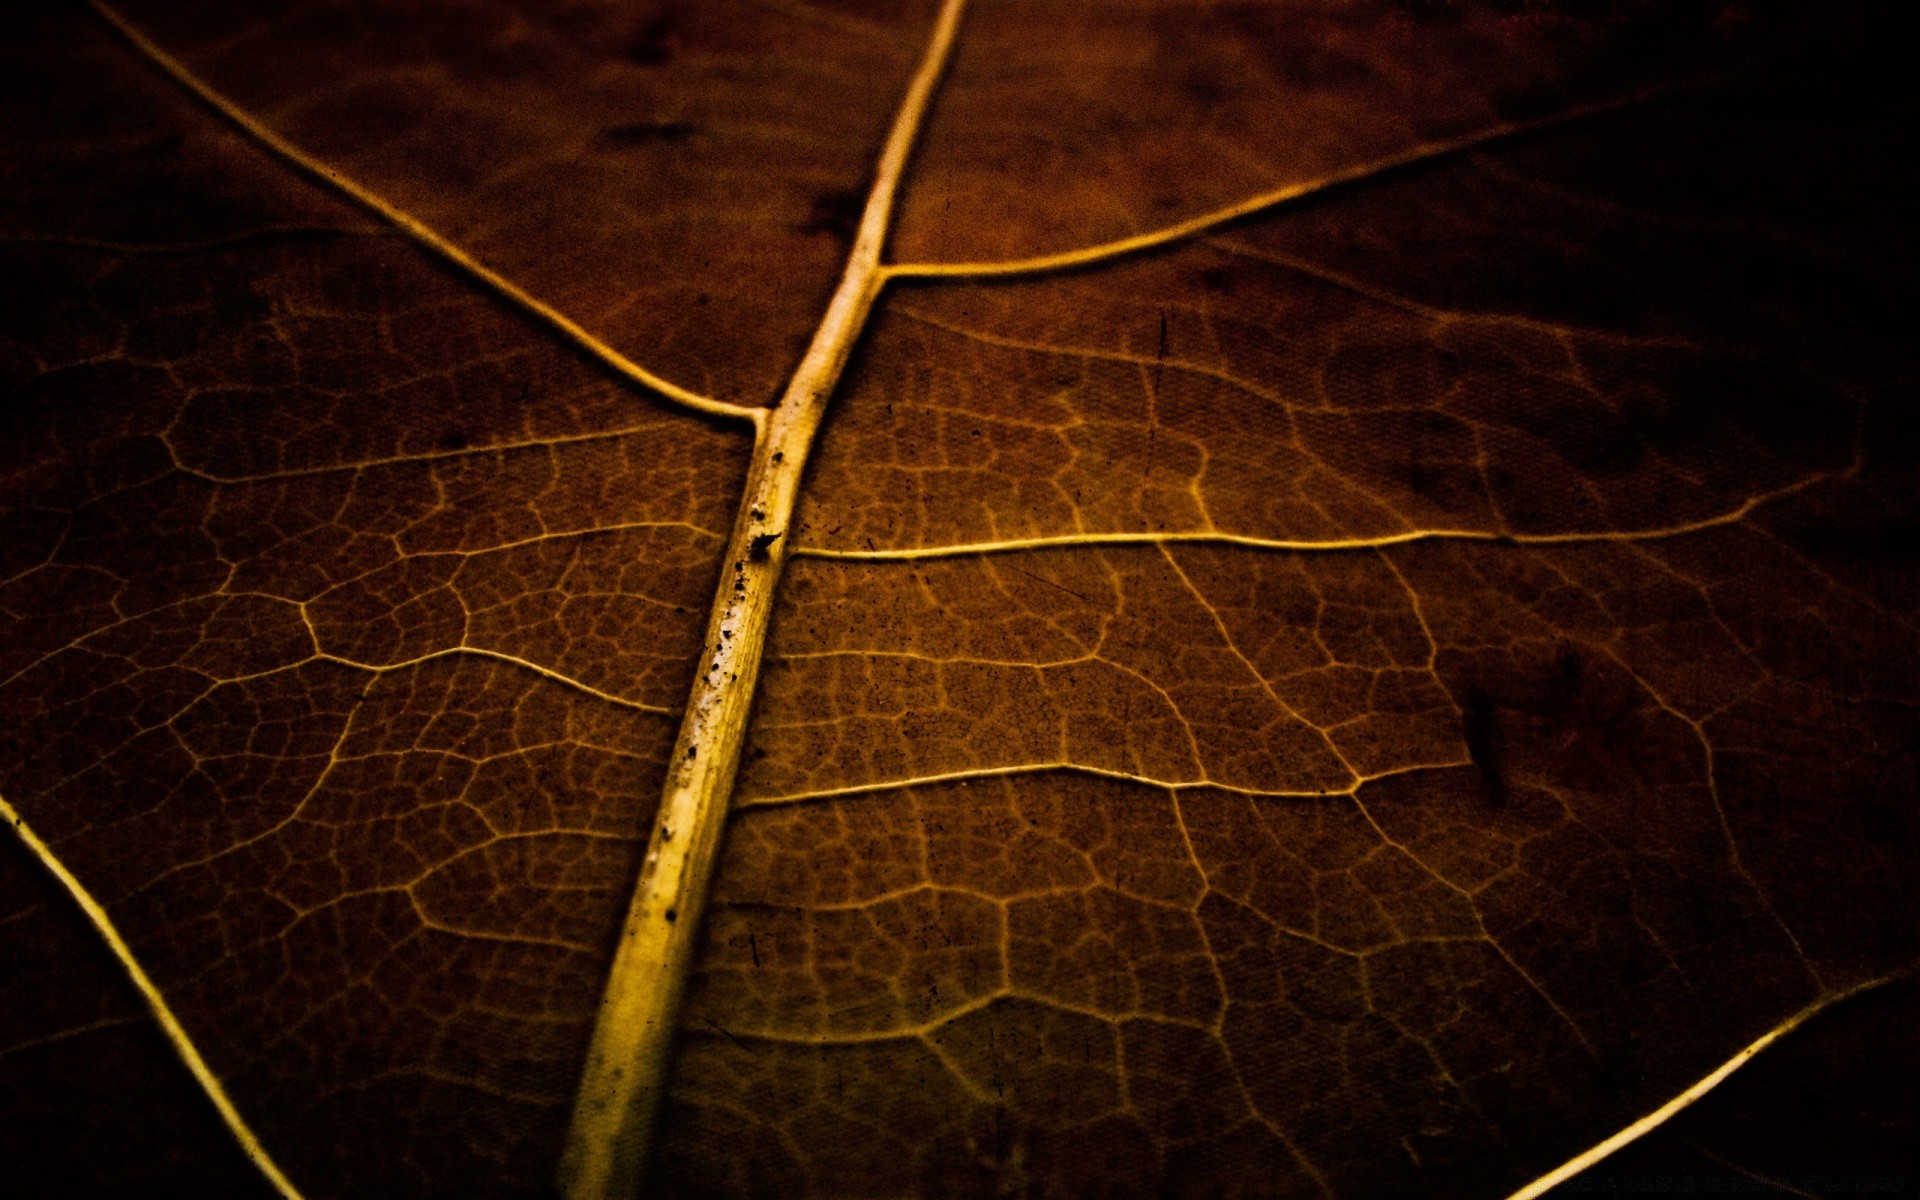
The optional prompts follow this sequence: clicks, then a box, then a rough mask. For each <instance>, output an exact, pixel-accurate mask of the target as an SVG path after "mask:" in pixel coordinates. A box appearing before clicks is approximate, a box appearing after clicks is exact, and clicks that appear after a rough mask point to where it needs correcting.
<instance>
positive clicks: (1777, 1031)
mask: <svg viewBox="0 0 1920 1200" xmlns="http://www.w3.org/2000/svg"><path fill="white" fill-rule="evenodd" d="M1910 977H1911V973H1901V974H1898V975H1888V976H1884V977H1882V978H1879V979H1870V980H1868V981H1867V982H1865V983H1861V984H1856V985H1854V986H1853V987H1850V988H1846V989H1844V990H1842V991H1838V992H1831V993H1829V994H1827V995H1825V996H1822V997H1820V998H1819V999H1818V1000H1815V1001H1814V1002H1813V1003H1811V1004H1809V1005H1807V1006H1806V1007H1805V1008H1803V1009H1801V1010H1800V1011H1799V1012H1797V1013H1795V1014H1793V1015H1792V1016H1790V1017H1788V1018H1787V1019H1786V1020H1784V1021H1782V1022H1781V1023H1780V1024H1778V1025H1776V1026H1774V1027H1773V1028H1772V1029H1769V1030H1768V1031H1767V1032H1766V1033H1764V1034H1762V1035H1760V1037H1758V1038H1756V1039H1755V1040H1754V1041H1753V1042H1751V1043H1750V1044H1748V1045H1747V1046H1746V1047H1745V1048H1744V1049H1742V1050H1741V1051H1740V1052H1739V1053H1738V1054H1735V1055H1734V1056H1733V1057H1732V1058H1729V1059H1728V1060H1727V1061H1726V1062H1723V1063H1721V1064H1720V1065H1719V1066H1718V1067H1716V1068H1714V1070H1713V1072H1712V1073H1711V1074H1709V1075H1707V1076H1706V1077H1705V1078H1704V1079H1701V1080H1700V1081H1699V1082H1697V1083H1695V1084H1694V1085H1693V1086H1691V1087H1689V1088H1688V1089H1687V1090H1686V1091H1684V1092H1681V1093H1680V1094H1679V1095H1678V1096H1675V1097H1674V1098H1673V1099H1671V1100H1669V1101H1667V1102H1666V1103H1665V1104H1663V1105H1661V1106H1660V1107H1659V1108H1656V1109H1654V1110H1653V1111H1652V1112H1650V1113H1648V1114H1647V1115H1646V1116H1644V1117H1641V1118H1640V1119H1639V1120H1638V1121H1635V1122H1634V1123H1633V1124H1631V1125H1629V1126H1627V1127H1626V1128H1625V1129H1622V1130H1621V1131H1620V1132H1618V1133H1616V1134H1614V1135H1613V1136H1612V1137H1610V1138H1608V1139H1607V1140H1605V1141H1603V1142H1601V1143H1599V1144H1598V1145H1596V1146H1593V1147H1592V1148H1590V1149H1588V1150H1585V1151H1583V1152H1581V1153H1579V1154H1576V1155H1574V1156H1573V1157H1572V1158H1570V1159H1568V1160H1567V1161H1566V1162H1564V1163H1561V1164H1560V1165H1559V1166H1557V1167H1555V1168H1554V1169H1553V1170H1551V1171H1549V1172H1547V1173H1546V1174H1545V1175H1542V1176H1541V1177H1540V1178H1538V1179H1536V1180H1534V1181H1533V1182H1532V1183H1529V1184H1528V1185H1527V1186H1525V1187H1523V1188H1521V1189H1520V1190H1519V1191H1517V1192H1515V1193H1513V1195H1511V1196H1509V1197H1507V1200H1535V1198H1536V1197H1539V1196H1544V1195H1546V1194H1547V1193H1548V1192H1550V1191H1552V1190H1553V1189H1554V1188H1556V1187H1558V1186H1560V1185H1561V1184H1562V1183H1565V1182H1566V1181H1567V1180H1569V1179H1572V1178H1573V1177H1574V1176H1575V1175H1578V1174H1579V1173H1580V1172H1582V1171H1584V1170H1586V1169H1587V1168H1588V1167H1591V1166H1593V1165H1594V1164H1596V1163H1598V1162H1600V1161H1601V1160H1602V1159H1604V1158H1606V1157H1607V1156H1608V1155H1610V1154H1612V1153H1613V1152H1614V1151H1616V1150H1618V1149H1620V1148H1621V1147H1622V1146H1625V1145H1627V1144H1629V1143H1631V1142H1635V1141H1638V1140H1639V1139H1640V1138H1643V1137H1645V1136H1646V1135H1647V1134H1649V1133H1652V1132H1653V1131H1654V1130H1656V1129H1658V1128H1660V1126H1662V1125H1664V1124H1666V1123H1667V1122H1668V1121H1670V1120H1672V1119H1673V1118H1674V1117H1675V1116H1677V1115H1679V1113H1680V1110H1681V1109H1683V1108H1686V1107H1687V1106H1688V1105H1689V1104H1692V1103H1693V1102H1694V1101H1695V1100H1698V1099H1699V1098H1700V1097H1702V1096H1704V1095H1706V1094H1707V1093H1708V1092H1710V1091H1712V1090H1713V1089H1714V1088H1716V1087H1719V1086H1720V1085H1721V1084H1722V1083H1724V1082H1725V1081H1726V1079H1727V1077H1728V1076H1729V1075H1732V1074H1733V1073H1734V1072H1735V1071H1738V1070H1739V1069H1740V1068H1741V1067H1744V1066H1746V1065H1747V1063H1748V1062H1749V1061H1751V1060H1752V1058H1753V1056H1754V1055H1756V1054H1758V1053H1760V1052H1761V1051H1762V1050H1765V1049H1766V1048H1767V1047H1768V1046H1771V1045H1773V1044H1774V1043H1775V1042H1777V1041H1779V1040H1780V1039H1781V1038H1783V1037H1785V1036H1787V1035H1788V1034H1789V1033H1792V1032H1793V1031H1794V1030H1796V1029H1798V1028H1799V1027H1800V1026H1802V1025H1804V1024H1806V1022H1807V1021H1808V1020H1809V1019H1811V1018H1813V1017H1815V1016H1817V1015H1819V1014H1820V1013H1821V1012H1824V1011H1825V1010H1826V1009H1828V1008H1831V1007H1832V1006H1834V1005H1835V1004H1838V1003H1840V1002H1841V1001H1842V1000H1849V999H1852V998H1853V997H1855V996H1858V995H1860V994H1861V993H1862V992H1869V991H1872V990H1873V989H1874V988H1877V987H1884V986H1885V985H1887V984H1889V983H1896V982H1898V981H1900V980H1903V979H1907V978H1910Z"/></svg>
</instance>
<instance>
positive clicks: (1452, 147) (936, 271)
mask: <svg viewBox="0 0 1920 1200" xmlns="http://www.w3.org/2000/svg"><path fill="white" fill-rule="evenodd" d="M1697 82H1705V81H1704V80H1702V81H1697ZM1681 86H1685V85H1681ZM1676 90H1678V88H1676V87H1671V86H1669V87H1656V88H1647V89H1645V90H1642V91H1638V92H1630V93H1628V94H1627V95H1625V96H1620V97H1616V98H1615V99H1612V100H1606V101H1602V102H1600V103H1597V104H1588V105H1582V106H1580V107H1578V108H1572V109H1568V110H1567V111H1566V112H1563V113H1556V114H1554V115H1553V116H1550V117H1542V118H1539V119H1537V120H1533V121H1520V122H1516V123H1514V124H1511V125H1499V126H1495V127H1494V128H1491V129H1482V130H1477V131H1475V132H1473V133H1469V134H1465V135H1463V136H1461V137H1455V138H1442V139H1439V140H1436V141H1430V142H1421V143H1420V144H1418V145H1416V146H1413V147H1411V148H1409V149H1406V150H1402V151H1400V152H1399V153H1397V154H1388V155H1385V156H1382V157H1380V158H1375V159H1369V160H1367V161H1366V162H1362V163H1356V164H1355V165H1353V166H1350V167H1345V168H1342V169H1340V170H1337V171H1331V172H1328V173H1327V174H1325V175H1322V176H1319V177H1318V178H1315V179H1307V180H1301V181H1300V182H1297V183H1289V184H1287V185H1285V186H1283V187H1278V188H1274V189H1273V190H1272V191H1267V192H1261V193H1260V194H1258V195H1255V196H1249V197H1248V198H1246V199H1245V200H1242V201H1240V202H1239V203H1237V204H1230V205H1228V206H1226V207H1225V208H1219V209H1215V210H1213V211H1212V212H1208V213H1202V214H1201V215H1199V216H1197V217H1192V218H1189V219H1188V220H1185V221H1181V222H1178V223H1177V224H1173V225H1167V226H1164V227H1162V228H1160V229H1155V230H1151V231H1149V232H1147V233H1138V234H1134V235H1133V236H1132V237H1124V238H1118V239H1116V240H1114V241H1111V242H1101V243H1099V244H1098V245H1093V246H1083V247H1081V248H1080V249H1077V250H1063V251H1060V252H1059V253H1056V254H1040V255H1035V256H1034V257H1032V258H1014V259H1005V260H1002V261H999V262H952V263H895V264H893V265H892V266H889V267H888V268H887V269H886V270H887V274H888V275H889V276H891V277H893V278H897V279H938V278H956V277H958V278H969V279H979V278H987V277H991V276H996V275H1032V274H1036V273H1038V272H1041V271H1059V270H1065V269H1068V268H1072V267H1081V266H1086V265H1088V264H1090V263H1097V262H1103V261H1106V260H1107V259H1112V258H1120V257H1123V256H1125V255H1129V254H1138V253H1139V252H1141V251H1143V250H1150V249H1153V248H1154V247H1156V246H1164V245H1167V244H1168V243H1170V242H1178V241H1181V240H1183V239H1185V238H1189V237H1192V236H1194V235H1195V234H1198V233H1204V232H1206V231H1207V230H1209V229H1215V228H1218V227H1219V226H1221V225H1226V224H1229V223H1231V222H1233V221H1237V220H1239V219H1240V218H1242V217H1247V216H1252V215H1253V214H1254V213H1257V212H1260V211H1262V210H1264V209H1269V208H1274V207H1277V206H1278V205H1281V204H1285V203H1287V202H1288V201H1292V200H1299V199H1302V198H1303V197H1306V196H1311V195H1313V194H1315V193H1317V192H1324V191H1328V190H1329V189H1332V188H1336V187H1339V186H1341V185H1343V184H1349V183H1358V182H1360V181H1362V180H1364V179H1368V178H1371V177H1373V176H1377V175H1384V174H1387V173H1388V172H1391V171H1397V170H1401V169H1403V168H1406V167H1410V166H1413V165H1415V164H1417V163H1422V162H1428V161H1431V160H1434V159H1440V158H1445V157H1447V156H1448V155H1453V154H1461V153H1464V152H1466V151H1469V150H1478V149H1481V148H1483V147H1486V146H1490V145H1493V144H1495V143H1497V142H1502V141H1506V140H1508V139H1510V138H1516V137H1521V136H1523V135H1525V134H1529V133H1536V132H1539V131H1541V130H1545V129H1552V128H1555V127H1557V126H1561V125H1569V124H1572V123H1574V122H1577V121H1582V120H1586V119H1588V118H1591V117H1597V116H1600V115H1603V114H1605V113H1610V112H1616V111H1618V110H1620V109H1623V108H1629V107H1632V106H1633V105H1636V104H1641V103H1644V102H1646V101H1648V100H1652V99H1655V98H1658V97H1661V96H1665V95H1667V94H1669V93H1672V92H1674V91H1676Z"/></svg>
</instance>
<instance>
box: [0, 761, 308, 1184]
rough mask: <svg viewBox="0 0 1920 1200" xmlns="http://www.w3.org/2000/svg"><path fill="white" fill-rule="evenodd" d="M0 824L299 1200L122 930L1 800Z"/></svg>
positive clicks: (223, 1112) (276, 1179)
mask: <svg viewBox="0 0 1920 1200" xmlns="http://www.w3.org/2000/svg"><path fill="white" fill-rule="evenodd" d="M0 819H4V820H5V821H6V823H7V824H8V825H9V826H11V827H12V829H13V832H14V833H15V834H16V835H17V836H18V837H19V838H20V840H21V842H22V843H24V844H25V845H26V847H27V849H28V850H29V851H31V852H32V854H33V856H34V857H35V858H37V859H39V860H40V864H41V865H42V866H44V867H45V868H46V869H47V870H48V872H50V873H51V874H52V875H53V877H54V878H55V879H57V880H59V881H60V886H62V887H64V888H66V889H67V894H68V895H70V896H72V897H73V900H74V903H75V904H78V905H79V906H80V911H81V912H83V913H85V914H86V916H87V920H88V921H90V922H92V924H93V928H94V931H95V932H97V933H98V934H99V935H100V939H101V940H102V941H104V942H105V943H106V944H107V949H108V950H110V951H112V952H113V956H114V958H116V959H118V960H119V962H120V965H121V967H123V968H124V969H125V970H126V972H127V977H128V978H129V979H131V980H132V981H133V986H134V987H135V988H136V989H138V990H139V992H140V997H141V999H143V1000H145V1001H146V1003H147V1008H148V1010H149V1011H151V1012H152V1013H153V1019H154V1020H155V1021H157V1022H159V1025H160V1031H161V1032H162V1033H163V1034H165V1035H166V1038H167V1041H168V1042H170V1043H171V1044H172V1045H173V1050H174V1053H176V1054H178V1055H179V1056H180V1061H181V1062H183V1063H185V1064H186V1067H187V1070H188V1071H190V1072H192V1073H193V1078H194V1080H195V1081H196V1082H197V1083H199V1085H200V1088H201V1090H202V1091H204V1092H205V1093H206V1094H207V1099H209V1100H211V1101H213V1106H214V1108H216V1109H218V1110H219V1112H220V1119H221V1120H222V1121H225V1122H226V1125H227V1129H228V1131H229V1132H231V1133H232V1134H233V1137H234V1140H235V1141H237V1142H239V1143H240V1148H241V1149H242V1150H243V1151H245V1152H246V1155H247V1157H248V1158H249V1159H251V1160H252V1161H253V1165H254V1166H255V1167H257V1168H259V1170H260V1173H261V1174H262V1175H265V1176H266V1177H267V1181H268V1182H269V1183H271V1184H273V1187H274V1190H275V1191H277V1192H279V1193H280V1194H281V1195H282V1196H284V1197H286V1198H287V1200H301V1197H300V1191H299V1189H298V1188H296V1187H294V1186H293V1182H292V1181H291V1180H289V1179H288V1178H287V1177H286V1176H285V1175H284V1174H282V1173H281V1171H280V1168H279V1167H278V1166H276V1165H275V1164H274V1161H273V1157H272V1155H270V1154H268V1153H267V1148H266V1147H265V1146H263V1145H261V1144H260V1139H259V1138H258V1137H257V1136H255V1134H254V1132H253V1130H252V1128H251V1127H249V1126H248V1125H247V1121H246V1118H245V1117H242V1116H241V1115H240V1110H239V1109H237V1108H235V1107H234V1106H233V1100H232V1099H231V1098H229V1097H228V1095H227V1089H226V1087H225V1086H223V1085H222V1084H221V1082H220V1078H219V1076H217V1075H215V1074H214V1073H213V1069H212V1068H211V1067H209V1066H207V1060H206V1059H204V1058H202V1057H200V1051H199V1049H198V1048H197V1047H195V1046H194V1044H193V1040H192V1039H191V1038H189V1037H188V1036H187V1031H186V1029H185V1028H184V1027H182V1026H181V1024H180V1019H179V1018H178V1017H176V1016H174V1015H173V1009H172V1008H170V1007H169V1006H168V1005H167V1001H166V998H165V997H163V996H162V995H161V994H160V989H159V988H157V987H155V986H154V983H153V980H152V979H151V978H149V977H148V975H147V972H146V969H145V968H143V967H142V966H141V965H140V962H139V960H138V959H136V958H134V956H133V951H132V949H130V948H129V947H128V946H127V943H126V939H125V938H122V937H121V936H120V931H119V929H117V928H116V927H115V926H114V924H113V919H112V918H111V917H109V916H107V910H106V909H104V908H102V907H101V906H100V902H99V901H98V900H95V899H94V898H93V894H92V893H91V892H89V891H87V889H86V887H85V886H84V885H82V884H81V882H80V881H79V880H78V879H76V878H74V875H73V872H71V871H69V870H67V867H66V864H65V863H63V862H61V861H60V860H59V858H57V857H56V856H55V855H54V853H53V851H52V850H51V849H49V848H48V846H47V844H46V843H45V842H43V841H41V840H40V836H39V835H38V834H36V833H35V832H34V831H33V829H32V827H30V826H29V825H28V824H27V823H26V821H25V819H23V818H22V817H21V816H20V814H19V812H18V811H17V810H16V809H15V808H14V807H13V805H11V804H9V803H7V801H6V799H5V798H4V797H0Z"/></svg>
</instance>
